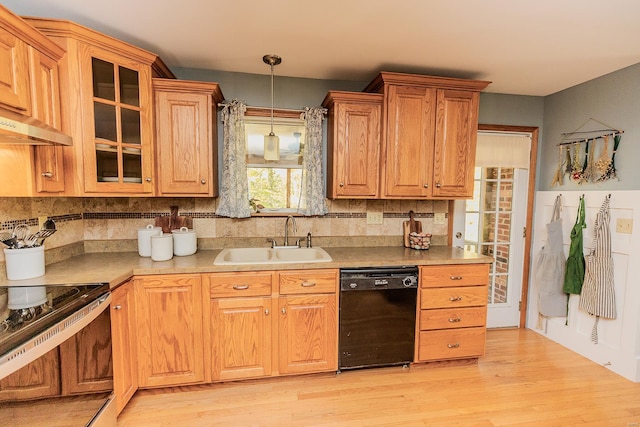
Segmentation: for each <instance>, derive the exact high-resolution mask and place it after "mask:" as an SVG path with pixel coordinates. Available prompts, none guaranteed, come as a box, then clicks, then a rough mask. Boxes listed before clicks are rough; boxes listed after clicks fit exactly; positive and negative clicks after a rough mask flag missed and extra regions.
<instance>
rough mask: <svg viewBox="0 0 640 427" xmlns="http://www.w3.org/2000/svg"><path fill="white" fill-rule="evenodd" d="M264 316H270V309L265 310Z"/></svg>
mask: <svg viewBox="0 0 640 427" xmlns="http://www.w3.org/2000/svg"><path fill="white" fill-rule="evenodd" d="M264 315H265V316H268V315H269V309H268V308H265V309H264Z"/></svg>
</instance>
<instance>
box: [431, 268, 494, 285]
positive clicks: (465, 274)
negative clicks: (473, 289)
mask: <svg viewBox="0 0 640 427" xmlns="http://www.w3.org/2000/svg"><path fill="white" fill-rule="evenodd" d="M489 267H490V264H473V265H459V264H454V265H434V266H429V267H428V268H423V269H421V270H420V286H421V287H423V288H442V287H447V286H477V285H488V284H489Z"/></svg>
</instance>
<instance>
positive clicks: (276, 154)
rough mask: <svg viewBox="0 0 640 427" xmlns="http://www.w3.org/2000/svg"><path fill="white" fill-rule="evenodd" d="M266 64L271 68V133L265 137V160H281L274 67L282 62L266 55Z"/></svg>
mask: <svg viewBox="0 0 640 427" xmlns="http://www.w3.org/2000/svg"><path fill="white" fill-rule="evenodd" d="M262 61H264V63H265V64H267V65H270V66H271V132H269V135H265V136H264V159H265V160H276V161H277V160H280V138H278V136H277V135H276V134H275V133H273V67H274V66H276V65H278V64H280V63H281V62H282V58H280V57H279V56H278V55H265V56H263V57H262Z"/></svg>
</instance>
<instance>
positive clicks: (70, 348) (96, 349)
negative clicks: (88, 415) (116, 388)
mask: <svg viewBox="0 0 640 427" xmlns="http://www.w3.org/2000/svg"><path fill="white" fill-rule="evenodd" d="M110 328H111V314H110V311H109V310H105V311H103V312H102V313H101V314H100V315H99V316H98V317H97V318H96V319H95V320H94V321H92V322H91V323H90V324H89V325H88V326H86V327H85V328H83V329H82V330H81V331H80V332H78V333H77V334H75V335H74V336H73V337H71V338H69V339H68V340H66V341H65V342H63V343H62V344H60V364H61V376H62V394H63V395H70V394H78V393H86V392H97V391H109V390H113V363H112V354H113V352H112V348H111V334H105V333H104V331H105V330H106V331H108V330H110Z"/></svg>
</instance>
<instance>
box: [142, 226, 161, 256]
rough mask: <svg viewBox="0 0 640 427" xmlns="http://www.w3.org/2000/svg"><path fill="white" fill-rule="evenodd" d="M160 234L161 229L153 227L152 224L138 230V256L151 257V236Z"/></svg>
mask: <svg viewBox="0 0 640 427" xmlns="http://www.w3.org/2000/svg"><path fill="white" fill-rule="evenodd" d="M160 234H162V227H154V226H153V225H152V224H149V225H147V226H146V227H145V228H138V255H140V256H143V257H150V256H151V236H158V235H160Z"/></svg>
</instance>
